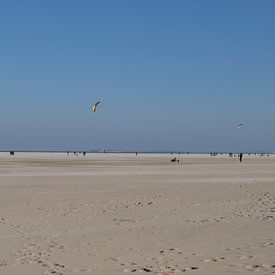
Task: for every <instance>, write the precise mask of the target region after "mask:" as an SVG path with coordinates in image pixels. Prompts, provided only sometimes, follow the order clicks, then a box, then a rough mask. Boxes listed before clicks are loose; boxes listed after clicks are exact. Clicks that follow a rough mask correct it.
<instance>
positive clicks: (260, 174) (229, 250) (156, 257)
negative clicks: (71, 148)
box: [0, 153, 275, 275]
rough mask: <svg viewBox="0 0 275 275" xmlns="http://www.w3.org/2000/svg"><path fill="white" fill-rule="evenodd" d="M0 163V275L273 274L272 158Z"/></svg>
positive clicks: (23, 159) (58, 158) (43, 157)
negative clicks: (176, 161)
mask: <svg viewBox="0 0 275 275" xmlns="http://www.w3.org/2000/svg"><path fill="white" fill-rule="evenodd" d="M179 159H180V163H174V164H172V163H170V156H169V155H166V156H165V155H138V156H137V157H136V156H134V155H111V154H102V155H97V154H91V155H88V156H86V157H85V158H84V157H83V156H79V157H74V156H69V157H68V156H66V155H65V154H63V155H62V154H16V155H15V156H14V157H10V156H8V155H7V154H3V153H2V154H0V274H12V275H17V274H20V275H21V274H22V275H25V274H26V275H27V274H28V275H30V274H125V273H126V274H127V272H128V273H139V272H148V273H151V274H173V273H178V274H211V275H212V274H219V275H220V274H254V272H258V274H271V273H275V200H274V198H275V157H273V156H271V157H262V158H260V157H257V158H255V157H248V156H245V157H244V162H243V163H241V164H240V163H239V162H238V160H237V159H229V158H228V157H227V156H226V157H225V156H224V157H209V156H179Z"/></svg>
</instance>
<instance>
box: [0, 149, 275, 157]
mask: <svg viewBox="0 0 275 275" xmlns="http://www.w3.org/2000/svg"><path fill="white" fill-rule="evenodd" d="M10 151H11V150H0V153H9V152H10ZM13 151H14V152H16V153H52V154H63V153H64V154H67V153H70V154H73V153H74V152H75V153H83V152H86V153H87V154H136V153H138V154H156V155H157V154H167V155H171V154H173V155H179V154H180V155H209V154H212V153H215V154H217V156H218V155H227V154H230V153H232V154H238V153H240V152H237V151H231V152H228V151H226V152H217V151H209V152H192V151H190V152H188V151H187V152H186V151H115V150H114V151H112V150H90V151H89V150H87V151H86V150H13ZM242 153H243V154H251V155H255V154H257V155H259V154H265V155H274V154H275V153H274V152H264V151H263V152H261V151H253V152H246V151H243V152H242Z"/></svg>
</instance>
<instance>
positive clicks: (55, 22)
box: [0, 0, 275, 151]
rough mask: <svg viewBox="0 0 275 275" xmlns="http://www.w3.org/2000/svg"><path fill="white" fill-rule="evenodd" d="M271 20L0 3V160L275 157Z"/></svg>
mask: <svg viewBox="0 0 275 275" xmlns="http://www.w3.org/2000/svg"><path fill="white" fill-rule="evenodd" d="M274 14H275V1H273V0H264V1H259V0H257V1H256V0H235V1H234V0H231V1H227V0H216V1H210V0H201V1H199V0H198V1H193V0H189V1H188V0H186V1H182V0H173V1H168V0H166V1H163V0H150V1H148V0H133V1H129V0H117V1H113V0H109V1H107V0H97V1H92V0H89V1H88V0H86V1H85V0H81V1H76V0H74V1H70V0H59V1H56V0H48V1H37V0H33V1H28V0H24V1H14V0H11V1H1V3H0V133H1V137H0V149H2V150H3V149H7V150H9V149H17V150H18V149H25V150H42V149H43V150H80V149H83V150H90V149H122V150H165V151H166V150H167V151H170V150H182V151H231V150H235V151H238V150H242V151H245V150H267V151H275V16H274ZM97 100H101V101H102V105H101V106H99V108H98V112H96V113H93V112H92V111H91V109H90V105H91V104H92V103H93V102H95V101H97ZM239 123H245V126H244V127H243V128H242V129H241V130H240V131H238V130H237V126H238V124H239Z"/></svg>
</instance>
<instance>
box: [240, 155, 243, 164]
mask: <svg viewBox="0 0 275 275" xmlns="http://www.w3.org/2000/svg"><path fill="white" fill-rule="evenodd" d="M242 161H243V153H240V162H242Z"/></svg>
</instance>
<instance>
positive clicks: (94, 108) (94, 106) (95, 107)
mask: <svg viewBox="0 0 275 275" xmlns="http://www.w3.org/2000/svg"><path fill="white" fill-rule="evenodd" d="M100 103H101V102H100V101H98V102H97V103H95V104H94V105H93V107H92V108H93V111H94V112H95V111H96V109H97V105H98V104H100Z"/></svg>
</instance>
